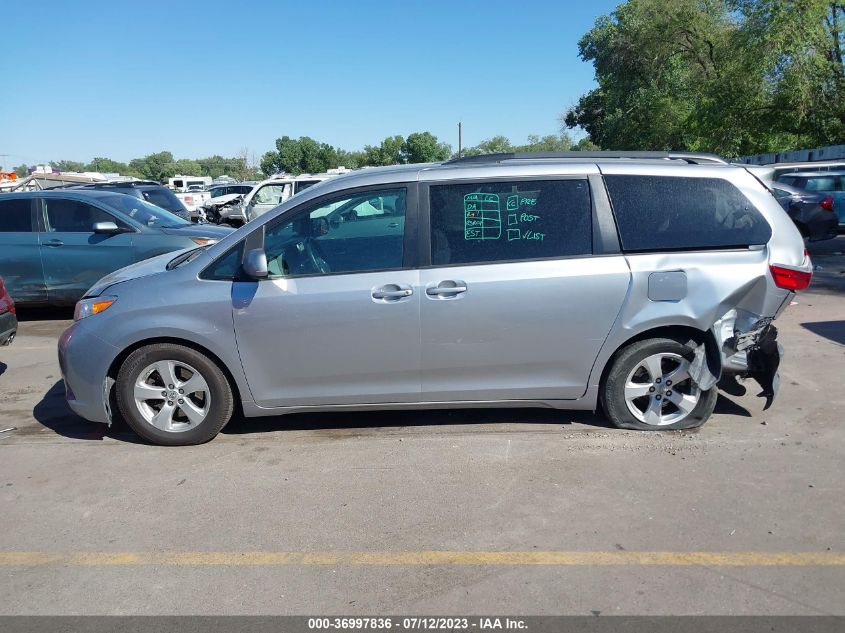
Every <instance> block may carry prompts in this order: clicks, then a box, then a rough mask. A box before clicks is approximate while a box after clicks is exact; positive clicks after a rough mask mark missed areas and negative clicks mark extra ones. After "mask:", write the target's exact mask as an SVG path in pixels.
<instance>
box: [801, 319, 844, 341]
mask: <svg viewBox="0 0 845 633" xmlns="http://www.w3.org/2000/svg"><path fill="white" fill-rule="evenodd" d="M801 327H803V328H806V329H808V330H810V332H812V333H813V334H818V335H819V336H823V337H824V338H826V339H828V340H831V341H833V342H834V343H839V344H840V345H845V321H815V322H812V323H802V324H801Z"/></svg>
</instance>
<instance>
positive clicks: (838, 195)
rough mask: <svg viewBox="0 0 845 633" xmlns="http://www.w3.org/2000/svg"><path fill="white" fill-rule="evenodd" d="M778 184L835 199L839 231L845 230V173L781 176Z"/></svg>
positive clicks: (827, 172)
mask: <svg viewBox="0 0 845 633" xmlns="http://www.w3.org/2000/svg"><path fill="white" fill-rule="evenodd" d="M777 181H778V182H782V183H784V184H786V185H790V186H792V187H798V188H799V189H805V190H807V191H811V192H813V193H824V194H827V195H829V196H830V197H831V198H832V199H833V210H834V211H835V212H836V215H837V217H838V219H839V230H840V231H843V230H845V171H801V172H791V173H788V174H781V175H779V176H778V179H777Z"/></svg>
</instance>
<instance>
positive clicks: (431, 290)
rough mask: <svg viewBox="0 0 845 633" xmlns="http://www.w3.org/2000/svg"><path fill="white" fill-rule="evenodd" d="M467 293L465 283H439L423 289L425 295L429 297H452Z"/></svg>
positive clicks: (451, 281)
mask: <svg viewBox="0 0 845 633" xmlns="http://www.w3.org/2000/svg"><path fill="white" fill-rule="evenodd" d="M466 291H467V284H466V282H465V281H459V280H455V281H453V280H451V279H450V280H448V281H441V282H440V283H439V284H437V285H436V286H429V287H428V288H426V289H425V294H427V295H428V296H429V297H444V298H449V297H454V296H456V295H460V294H463V293H465V292H466Z"/></svg>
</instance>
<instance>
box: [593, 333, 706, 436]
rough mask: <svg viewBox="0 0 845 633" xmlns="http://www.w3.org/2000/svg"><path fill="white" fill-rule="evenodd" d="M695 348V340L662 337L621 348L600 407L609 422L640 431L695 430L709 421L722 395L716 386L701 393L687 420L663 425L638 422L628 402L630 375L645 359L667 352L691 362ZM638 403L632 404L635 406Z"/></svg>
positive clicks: (607, 379)
mask: <svg viewBox="0 0 845 633" xmlns="http://www.w3.org/2000/svg"><path fill="white" fill-rule="evenodd" d="M695 347H696V343H695V341H692V340H689V339H682V338H669V337H661V338H650V339H644V340H641V341H636V342H634V343H631V344H630V345H628V346H627V347H624V348H622V350H620V351H619V352H618V353H617V354H616V358H615V359H614V360H613V364H612V365H611V367H610V371H609V372H608V374H607V378H606V379H605V381H604V384H603V385H602V388H601V404H602V407H603V409H604V412H605V414H606V415H607V417H608V418H609V419H610V421H611V422H612V423H613V424H614V425H615V426H617V427H618V428H620V429H633V430H637V431H672V430H678V429H693V428H696V427H699V426H701V425H702V424H704V423H705V422H707V420H708V418H709V417H710V415H711V414H712V413H713V409H714V408H715V407H716V399H717V398H718V396H719V393H718V389H717V388H716V387H715V386H714V387H712V388H711V389H708V390H707V391H702V392H701V394H700V396H699V399H698V403H697V404H696V406H695V407H694V408H693V410H692V411H691V412H690V413H689V414H688V415H687V416H686V417H685V418H683V419H681V420H679V421H678V422H675V423H673V424H666V425H662V426H657V425H653V424H647V423H645V422H643V421H641V420H639V419H637V418H636V417H635V416H634V414H633V413H632V412H631V411H630V410H629V408H628V405H627V404H626V402H625V383H626V380H627V378H628V375H629V374H630V373H631V372H632V371H633V370H634V369H635V368H636V367H637V366H638V365H639V364H640V363H642V362H643V361H644V360H645V359H646V358H648V357H649V356H653V355H655V354H661V353H664V354H678V355H679V356H681V357H683V358H685V359H686V360H688V361H691V360H692V359H693V357H694V350H695ZM636 402H637V401H635V403H634V405H633V406H635V407H636Z"/></svg>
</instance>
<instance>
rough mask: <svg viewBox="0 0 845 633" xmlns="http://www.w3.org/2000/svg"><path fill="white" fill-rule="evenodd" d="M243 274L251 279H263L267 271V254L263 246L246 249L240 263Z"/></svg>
mask: <svg viewBox="0 0 845 633" xmlns="http://www.w3.org/2000/svg"><path fill="white" fill-rule="evenodd" d="M242 268H243V271H244V274H245V275H246V276H247V277H251V278H252V279H264V278H265V277H267V275H268V274H269V273H268V272H267V254H266V253H265V252H264V249H263V248H254V249H252V250H251V251H247V253H246V256H245V257H244V261H243V265H242Z"/></svg>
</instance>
